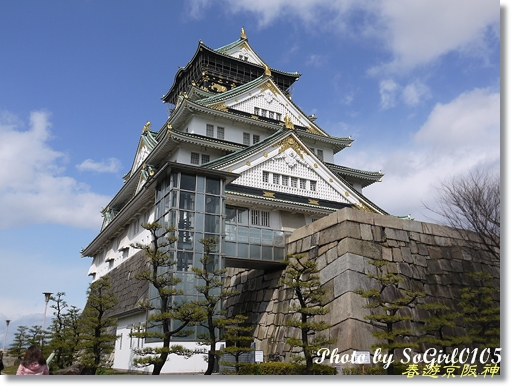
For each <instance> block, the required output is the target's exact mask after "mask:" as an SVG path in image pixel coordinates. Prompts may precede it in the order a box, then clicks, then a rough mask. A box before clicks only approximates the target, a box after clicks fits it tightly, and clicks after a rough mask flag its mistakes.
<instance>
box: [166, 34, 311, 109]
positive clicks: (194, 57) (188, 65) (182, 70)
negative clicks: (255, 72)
mask: <svg viewBox="0 0 512 387" xmlns="http://www.w3.org/2000/svg"><path fill="white" fill-rule="evenodd" d="M247 44H249V43H247ZM201 48H203V49H206V50H208V51H209V52H211V53H212V54H216V55H221V56H223V57H226V58H230V59H233V60H236V61H240V62H243V63H245V64H247V63H248V62H246V61H243V60H241V59H238V58H235V57H233V56H230V55H227V54H224V53H222V52H219V51H217V50H215V49H213V48H211V47H208V46H207V45H205V44H204V43H203V42H202V41H201V40H200V41H199V44H198V46H197V49H196V52H195V53H194V55H193V56H192V59H190V60H189V61H188V63H187V64H186V65H185V66H184V67H180V68H179V70H178V71H177V72H176V75H175V76H174V82H173V84H172V86H171V87H170V88H169V90H168V91H167V93H166V94H164V95H163V96H162V97H161V99H162V101H164V102H166V100H167V99H168V98H169V96H170V94H171V90H172V89H173V88H174V86H175V85H176V81H177V79H178V77H179V76H180V75H181V73H183V72H185V71H187V70H188V68H189V67H190V66H191V65H192V63H194V60H195V59H196V57H197V55H198V53H199V52H200V50H201ZM251 48H252V47H251ZM253 52H254V54H255V55H257V56H258V58H260V56H259V55H258V54H257V53H256V51H254V50H253ZM260 60H261V61H262V62H263V63H266V62H265V61H264V60H262V59H261V58H260ZM249 64H251V65H253V66H255V67H258V68H261V69H262V70H265V68H264V67H263V66H260V65H258V64H256V63H249ZM270 70H271V71H273V72H276V73H279V74H281V75H285V76H289V77H295V78H296V79H299V78H300V76H301V75H302V74H300V73H299V72H294V73H292V72H287V71H281V70H278V69H274V68H272V67H270Z"/></svg>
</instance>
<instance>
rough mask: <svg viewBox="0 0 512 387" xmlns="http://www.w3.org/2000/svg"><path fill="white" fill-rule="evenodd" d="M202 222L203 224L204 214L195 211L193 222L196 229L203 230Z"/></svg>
mask: <svg viewBox="0 0 512 387" xmlns="http://www.w3.org/2000/svg"><path fill="white" fill-rule="evenodd" d="M203 224H204V214H198V213H196V223H195V227H196V231H204V228H203Z"/></svg>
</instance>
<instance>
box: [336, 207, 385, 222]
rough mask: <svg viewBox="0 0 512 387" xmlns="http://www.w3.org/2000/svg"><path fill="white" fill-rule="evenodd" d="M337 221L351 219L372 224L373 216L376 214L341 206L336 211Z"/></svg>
mask: <svg viewBox="0 0 512 387" xmlns="http://www.w3.org/2000/svg"><path fill="white" fill-rule="evenodd" d="M337 214H338V223H341V222H344V221H346V220H351V221H354V222H357V223H367V224H374V220H375V217H376V216H378V215H377V214H371V213H369V212H365V211H361V210H356V209H353V208H343V209H341V210H339V211H338V212H337Z"/></svg>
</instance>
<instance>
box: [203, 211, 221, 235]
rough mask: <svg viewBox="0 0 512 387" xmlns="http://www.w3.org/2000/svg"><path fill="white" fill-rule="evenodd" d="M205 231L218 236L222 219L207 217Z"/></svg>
mask: <svg viewBox="0 0 512 387" xmlns="http://www.w3.org/2000/svg"><path fill="white" fill-rule="evenodd" d="M204 231H206V232H211V233H215V234H218V233H219V232H220V217H219V216H216V215H205V217H204Z"/></svg>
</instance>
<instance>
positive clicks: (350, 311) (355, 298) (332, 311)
mask: <svg viewBox="0 0 512 387" xmlns="http://www.w3.org/2000/svg"><path fill="white" fill-rule="evenodd" d="M365 305H367V300H366V299H365V298H363V297H361V296H360V295H358V294H356V293H353V292H347V293H344V294H342V295H341V296H340V297H337V298H335V299H334V300H332V301H331V302H330V303H329V304H327V307H328V308H329V313H327V314H326V315H325V318H324V321H325V322H326V323H328V324H330V325H337V324H339V323H340V322H343V321H345V320H347V319H350V318H355V319H358V320H361V321H364V316H366V315H367V314H368V309H366V308H365Z"/></svg>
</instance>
